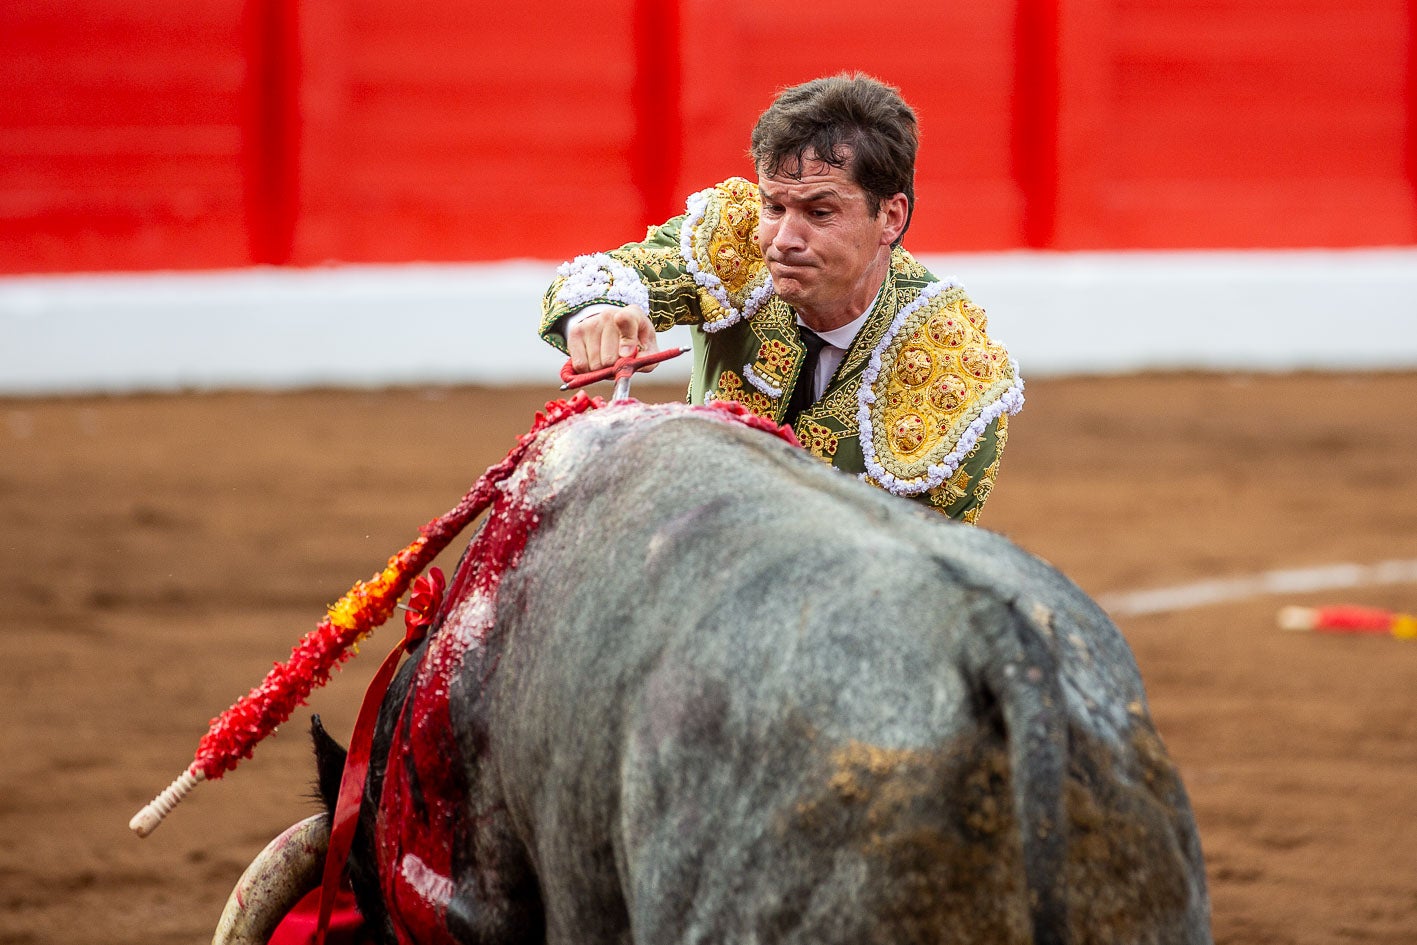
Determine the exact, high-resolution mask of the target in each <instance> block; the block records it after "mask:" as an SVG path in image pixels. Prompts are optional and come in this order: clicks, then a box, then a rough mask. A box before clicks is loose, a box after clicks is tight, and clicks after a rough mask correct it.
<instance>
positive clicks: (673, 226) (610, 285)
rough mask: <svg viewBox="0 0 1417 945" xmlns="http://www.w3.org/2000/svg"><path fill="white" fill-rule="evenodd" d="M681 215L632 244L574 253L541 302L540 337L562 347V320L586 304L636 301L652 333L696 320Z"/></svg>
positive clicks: (695, 292)
mask: <svg viewBox="0 0 1417 945" xmlns="http://www.w3.org/2000/svg"><path fill="white" fill-rule="evenodd" d="M683 222H684V218H683V217H682V216H678V217H675V218H674V219H672V220H670V221H669V222H667V223H665V224H663V225H662V226H654V227H650V229H649V232H648V233H647V234H646V235H645V238H644V239H643V240H642V241H640V242H638V243H627V244H625V245H624V246H621V247H620V248H619V249H613V250H611V251H609V252H606V253H593V254H590V255H586V256H577V257H576V258H575V259H573V260H571V261H570V262H568V263H564V264H562V265H561V266H560V267H559V268H558V269H557V270H556V278H555V279H553V280H552V282H551V285H550V286H549V287H548V288H547V290H546V294H545V296H544V297H543V298H542V301H541V337H542V338H544V339H545V340H546V341H547V342H549V343H550V344H552V345H555V346H556V347H557V348H559V349H560V350H562V351H565V350H566V339H565V335H564V333H563V330H562V325H563V322H564V319H565V318H566V317H567V316H569V315H572V314H574V313H575V312H576V311H577V310H579V309H582V308H584V307H585V306H587V305H594V304H596V303H599V302H608V303H611V304H614V305H639V306H640V307H641V308H643V309H644V310H645V311H646V312H647V313H648V314H649V318H650V322H651V323H653V325H654V327H655V330H656V331H664V330H665V329H667V328H669V327H671V326H673V325H676V324H680V325H682V324H696V323H697V322H698V321H699V307H698V304H699V300H698V294H699V293H698V287H697V285H696V284H695V282H694V279H693V276H691V275H690V274H689V273H688V271H687V268H686V267H685V266H684V262H683V259H682V258H681V257H680V255H679V230H680V227H681V226H682V225H683Z"/></svg>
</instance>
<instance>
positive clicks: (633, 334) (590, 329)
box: [566, 304, 659, 374]
mask: <svg viewBox="0 0 1417 945" xmlns="http://www.w3.org/2000/svg"><path fill="white" fill-rule="evenodd" d="M636 346H638V347H639V350H640V351H642V352H644V353H649V352H652V351H658V350H659V342H658V339H657V338H656V336H655V333H654V326H653V325H651V324H650V321H649V316H648V315H647V314H645V310H644V309H642V308H640V307H639V306H638V305H629V306H624V307H622V306H619V305H606V304H601V305H591V306H588V307H586V308H583V309H581V310H580V311H579V312H577V313H576V314H575V315H573V316H571V320H570V322H569V323H568V325H567V327H566V353H567V354H569V355H570V356H571V366H572V367H573V368H575V370H576V373H577V374H584V373H585V372H587V371H598V370H600V369H601V368H606V367H610V366H611V365H613V364H614V363H615V362H616V361H617V360H618V359H620V358H623V357H627V356H629V355H632V354H634V353H635V348H636ZM652 370H654V367H653V366H650V367H647V368H644V371H645V372H648V371H652Z"/></svg>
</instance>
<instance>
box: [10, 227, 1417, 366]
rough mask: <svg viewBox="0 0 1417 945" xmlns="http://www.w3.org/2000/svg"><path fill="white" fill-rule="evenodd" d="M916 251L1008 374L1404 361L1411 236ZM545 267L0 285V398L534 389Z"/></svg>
mask: <svg viewBox="0 0 1417 945" xmlns="http://www.w3.org/2000/svg"><path fill="white" fill-rule="evenodd" d="M922 259H923V261H924V262H925V263H926V265H928V266H929V267H930V268H931V270H932V271H934V272H935V273H937V274H939V275H941V276H946V275H948V276H953V277H955V278H957V279H958V280H959V281H961V282H963V283H964V285H965V286H967V287H968V289H969V290H970V293H971V295H972V296H973V297H974V298H975V300H976V301H978V302H979V303H980V304H982V305H983V306H984V307H985V308H986V309H987V310H988V311H989V318H990V331H991V333H992V334H993V335H994V336H995V337H997V338H999V339H1000V340H1002V341H1004V342H1005V343H1006V344H1008V346H1009V348H1010V350H1011V351H1012V352H1013V354H1014V356H1015V357H1016V358H1017V359H1018V360H1019V363H1020V365H1021V367H1022V369H1023V372H1024V375H1025V377H1040V376H1047V375H1059V374H1087V373H1115V372H1126V371H1135V370H1144V369H1184V368H1196V369H1216V370H1230V369H1236V370H1264V371H1272V370H1291V369H1305V368H1316V369H1340V368H1361V369H1384V368H1417V248H1404V249H1390V250H1361V251H1303V252H1246V253H1219V252H1196V253H1067V254H1038V253H1008V254H998V255H972V254H971V255H958V256H926V257H922ZM554 266H555V264H554V263H550V262H527V261H515V262H503V263H487V264H469V265H459V266H427V265H406V266H346V267H334V268H325V269H308V270H289V269H269V270H262V269H252V270H238V271H228V272H212V273H183V274H142V275H136V274H135V275H129V274H111V275H83V276H62V277H54V276H21V277H11V278H4V279H0V394H49V393H84V392H130V391H153V390H178V389H213V388H230V387H239V388H248V387H257V388H288V387H303V386H312V385H328V386H383V385H389V384H395V385H397V384H469V383H471V384H512V383H542V382H545V383H552V382H553V381H554V379H555V377H556V372H557V370H558V369H559V367H560V364H561V361H562V360H563V359H562V358H561V357H560V356H559V355H557V354H556V352H554V351H553V350H552V349H550V348H549V347H547V346H545V345H543V344H542V343H541V342H540V341H539V340H537V338H536V337H535V328H536V322H537V317H538V312H539V307H540V301H541V294H542V292H543V291H544V289H545V287H546V285H547V283H548V282H549V281H550V278H551V275H552V271H553V269H554ZM682 340H683V335H682V334H676V335H675V336H674V338H673V339H671V340H670V341H669V342H668V343H671V344H672V343H679V342H682ZM681 361H682V359H681ZM686 371H687V367H686V366H685V365H683V364H682V363H671V364H669V365H666V366H665V367H664V368H661V370H660V371H659V372H657V373H656V378H657V379H666V380H667V379H673V378H678V377H682V376H684V375H685V373H686Z"/></svg>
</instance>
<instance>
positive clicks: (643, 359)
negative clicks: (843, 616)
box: [561, 348, 689, 390]
mask: <svg viewBox="0 0 1417 945" xmlns="http://www.w3.org/2000/svg"><path fill="white" fill-rule="evenodd" d="M688 350H689V349H688V348H666V349H664V350H663V351H655V352H653V353H652V354H640V353H639V352H638V351H636V353H634V354H627V355H625V356H624V357H623V358H620V359H619V360H617V361H616V362H615V363H614V364H612V365H610V366H609V367H603V368H601V369H600V370H598V371H587V372H585V373H584V374H577V373H576V369H575V368H574V367H572V366H571V359H570V358H567V359H566V363H565V364H563V365H561V380H563V381H565V383H564V384H562V385H561V389H562V390H575V389H576V388H578V387H585V386H587V385H589V384H594V383H595V382H596V381H608V380H610V379H611V378H612V377H613V378H615V379H616V380H620V379H622V378H626V377H629V376H630V375H631V374H634V373H635V372H636V371H638V370H639V369H640V368H643V367H648V366H649V365H651V364H658V363H659V362H661V361H668V360H669V359H670V358H677V357H679V355H681V354H685V353H687V352H688Z"/></svg>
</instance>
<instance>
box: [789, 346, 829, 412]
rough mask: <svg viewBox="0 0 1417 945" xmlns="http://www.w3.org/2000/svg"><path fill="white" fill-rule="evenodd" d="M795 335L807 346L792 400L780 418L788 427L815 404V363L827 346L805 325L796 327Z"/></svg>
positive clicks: (793, 389)
mask: <svg viewBox="0 0 1417 945" xmlns="http://www.w3.org/2000/svg"><path fill="white" fill-rule="evenodd" d="M797 335H798V337H800V338H801V339H802V343H803V344H804V345H806V346H807V357H805V358H803V359H802V370H800V371H798V372H797V386H796V387H794V388H792V399H791V400H789V401H788V402H787V413H786V414H784V415H783V418H782V422H783V423H785V424H787V425H788V426H791V425H793V424H794V423H796V422H797V418H798V417H799V416H801V415H802V411H804V410H806V409H807V408H808V407H810V406H812V404H814V403H816V402H817V398H816V397H815V396H814V393H813V388H814V387H816V376H817V361H818V360H820V359H821V356H822V349H823V348H825V347H826V346H827V340H826V339H825V338H823V337H822V336H821V335H819V334H817V333H816V332H815V331H812V329H810V328H808V327H807V326H806V325H798V326H797Z"/></svg>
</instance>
